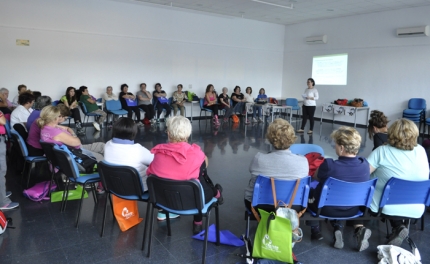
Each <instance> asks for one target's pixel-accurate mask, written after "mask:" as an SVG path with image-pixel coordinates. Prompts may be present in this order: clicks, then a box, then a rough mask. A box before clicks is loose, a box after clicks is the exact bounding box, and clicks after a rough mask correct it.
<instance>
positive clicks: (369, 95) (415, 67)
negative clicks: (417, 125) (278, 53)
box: [282, 7, 430, 124]
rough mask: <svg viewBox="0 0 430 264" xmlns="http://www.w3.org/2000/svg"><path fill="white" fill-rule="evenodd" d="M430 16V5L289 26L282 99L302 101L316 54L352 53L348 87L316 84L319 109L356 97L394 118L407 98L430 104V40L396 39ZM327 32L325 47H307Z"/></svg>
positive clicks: (361, 120)
mask: <svg viewBox="0 0 430 264" xmlns="http://www.w3.org/2000/svg"><path fill="white" fill-rule="evenodd" d="M429 14H430V7H419V8H410V9H404V10H396V11H389V12H381V13H373V14H367V15H359V16H352V17H344V18H338V19H330V20H323V21H316V22H309V23H303V24H298V25H292V26H286V29H285V52H284V74H283V92H282V96H283V97H297V98H300V94H301V93H302V92H303V90H304V89H305V88H306V79H307V78H309V77H311V73H312V57H313V56H316V55H325V54H337V53H348V55H349V57H348V84H347V85H346V86H318V80H315V82H316V83H317V86H316V88H317V89H318V91H319V94H320V100H319V102H318V104H319V105H320V104H322V103H327V102H330V101H333V100H335V99H338V98H347V99H353V98H357V97H358V98H363V99H365V100H366V101H368V102H369V105H370V107H371V109H378V110H381V111H383V112H384V113H386V115H387V116H388V117H389V118H390V120H395V119H397V118H399V117H401V115H402V111H403V109H404V108H406V107H407V101H408V100H409V98H412V97H421V98H425V99H426V100H427V102H428V104H430V37H412V38H397V37H396V29H397V28H402V27H413V26H422V25H430V16H429ZM323 34H326V35H327V36H328V43H327V44H321V45H307V44H306V43H305V38H306V37H309V36H318V35H323ZM316 116H320V109H319V108H318V110H317V113H316ZM427 116H428V114H427ZM337 119H338V117H337ZM340 120H351V118H348V117H343V118H340ZM357 121H358V123H360V124H364V123H365V121H366V119H365V115H364V114H359V115H358V118H357Z"/></svg>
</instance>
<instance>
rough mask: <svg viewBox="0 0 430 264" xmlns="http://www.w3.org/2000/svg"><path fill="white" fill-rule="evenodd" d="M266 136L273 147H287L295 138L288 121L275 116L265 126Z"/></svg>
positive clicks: (279, 148) (280, 148) (281, 148)
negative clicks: (267, 125) (266, 126)
mask: <svg viewBox="0 0 430 264" xmlns="http://www.w3.org/2000/svg"><path fill="white" fill-rule="evenodd" d="M266 138H267V139H268V140H269V142H270V144H272V145H273V147H274V148H275V149H278V150H283V149H288V148H289V147H290V146H291V145H292V144H293V143H294V142H295V141H296V139H297V137H296V134H295V133H294V128H293V126H292V125H290V123H288V121H286V120H284V119H282V118H277V119H275V121H273V122H272V123H271V124H270V125H269V127H268V128H267V133H266Z"/></svg>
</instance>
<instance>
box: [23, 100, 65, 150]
mask: <svg viewBox="0 0 430 264" xmlns="http://www.w3.org/2000/svg"><path fill="white" fill-rule="evenodd" d="M51 104H52V100H51V97H49V96H46V95H43V96H40V97H39V98H37V100H36V102H35V103H34V108H35V109H34V111H33V112H32V113H31V114H30V116H29V117H28V120H27V124H26V126H27V130H28V137H27V141H26V142H27V150H28V155H29V156H43V155H45V152H44V151H43V149H42V146H41V145H40V127H39V126H38V125H37V122H35V121H37V119H38V118H39V116H40V112H41V111H42V109H43V108H45V107H46V106H50V105H51ZM63 106H64V105H63ZM64 107H65V106H64ZM66 110H67V111H66V112H65V113H60V114H61V115H62V116H63V114H64V115H65V116H69V115H70V111H69V109H68V108H67V107H66ZM60 121H61V122H63V121H64V119H61V120H60ZM61 122H60V123H61Z"/></svg>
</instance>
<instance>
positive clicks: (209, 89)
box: [206, 84, 214, 93]
mask: <svg viewBox="0 0 430 264" xmlns="http://www.w3.org/2000/svg"><path fill="white" fill-rule="evenodd" d="M213 90H214V86H213V85H212V84H208V86H206V93H209V92H213Z"/></svg>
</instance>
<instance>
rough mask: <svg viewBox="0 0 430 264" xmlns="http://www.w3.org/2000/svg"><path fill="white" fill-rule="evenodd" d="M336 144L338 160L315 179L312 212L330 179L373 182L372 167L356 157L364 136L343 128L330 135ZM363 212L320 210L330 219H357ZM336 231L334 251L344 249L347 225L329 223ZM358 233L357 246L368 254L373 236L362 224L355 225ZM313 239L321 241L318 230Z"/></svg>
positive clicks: (327, 164) (316, 228)
mask: <svg viewBox="0 0 430 264" xmlns="http://www.w3.org/2000/svg"><path fill="white" fill-rule="evenodd" d="M331 137H332V138H333V141H334V142H335V149H336V154H337V155H338V156H339V158H338V159H337V160H333V159H325V160H324V162H323V163H322V164H321V166H320V167H319V168H318V170H317V171H316V172H315V174H314V178H315V179H316V180H318V181H319V182H320V183H319V184H318V186H317V187H316V188H315V190H314V191H313V192H312V191H311V194H310V195H309V196H310V200H314V201H313V202H312V203H309V205H308V207H309V208H311V209H312V210H313V211H316V210H318V208H317V205H318V202H319V198H320V194H321V190H322V187H323V185H324V182H325V181H326V180H327V179H328V178H329V177H332V178H335V179H339V180H342V181H346V182H365V181H368V180H369V179H370V170H369V163H368V162H367V160H366V159H365V158H363V157H359V156H357V153H358V151H359V150H360V145H361V136H360V134H359V133H358V131H357V130H355V129H354V128H352V127H340V128H339V129H337V130H335V131H333V133H332V134H331ZM359 210H360V208H359V207H356V206H354V207H344V206H342V207H335V206H326V207H324V208H323V209H322V210H321V214H323V215H328V216H331V217H336V216H338V217H346V216H351V215H355V214H356V213H358V211H359ZM330 223H331V225H332V226H333V228H334V247H335V248H343V245H344V243H343V238H342V230H343V226H344V221H340V220H332V221H330ZM352 223H353V225H354V228H355V232H354V238H355V240H356V243H357V249H358V251H362V250H365V249H367V248H368V247H369V242H368V239H369V237H370V235H371V234H372V231H370V229H367V228H366V227H364V226H363V221H359V220H353V221H352ZM311 232H312V238H313V239H318V240H320V239H322V236H321V234H320V232H319V226H318V225H313V224H312V226H311Z"/></svg>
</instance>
